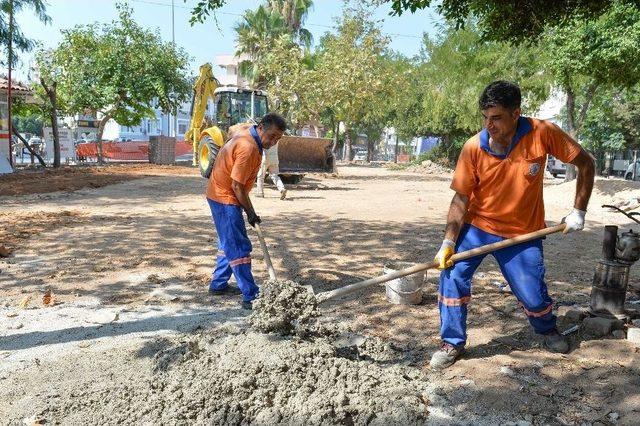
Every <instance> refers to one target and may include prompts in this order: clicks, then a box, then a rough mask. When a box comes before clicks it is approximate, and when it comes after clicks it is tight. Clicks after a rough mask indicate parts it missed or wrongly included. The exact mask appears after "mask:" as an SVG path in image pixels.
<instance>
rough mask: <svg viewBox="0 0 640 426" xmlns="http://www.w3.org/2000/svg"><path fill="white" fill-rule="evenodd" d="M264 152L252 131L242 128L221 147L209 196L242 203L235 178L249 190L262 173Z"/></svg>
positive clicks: (218, 199) (209, 185)
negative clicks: (260, 171)
mask: <svg viewBox="0 0 640 426" xmlns="http://www.w3.org/2000/svg"><path fill="white" fill-rule="evenodd" d="M261 162H262V153H261V152H260V148H259V147H258V144H257V143H256V141H255V140H254V139H253V137H252V136H251V134H250V133H249V131H247V130H242V131H241V132H240V133H238V134H237V135H236V136H235V137H234V138H233V139H231V140H230V141H229V142H227V143H226V144H224V145H223V146H222V148H220V152H219V153H218V156H217V157H216V162H215V163H214V165H213V171H212V172H211V176H210V177H209V184H208V186H207V198H209V199H211V200H213V201H217V202H218V203H221V204H235V205H240V202H239V201H238V198H237V197H236V195H235V193H234V192H233V189H232V188H231V182H232V180H235V181H236V182H239V183H241V184H242V185H243V186H244V189H245V190H246V191H247V193H249V192H250V191H251V188H253V183H254V182H255V180H256V176H257V175H258V170H259V169H260V163H261Z"/></svg>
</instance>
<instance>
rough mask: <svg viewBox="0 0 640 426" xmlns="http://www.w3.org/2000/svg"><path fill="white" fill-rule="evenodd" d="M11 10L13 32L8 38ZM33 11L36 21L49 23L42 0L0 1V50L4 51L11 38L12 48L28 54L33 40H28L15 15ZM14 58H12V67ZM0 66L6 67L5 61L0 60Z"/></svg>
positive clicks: (49, 19)
mask: <svg viewBox="0 0 640 426" xmlns="http://www.w3.org/2000/svg"><path fill="white" fill-rule="evenodd" d="M12 8H13V16H14V18H13V31H12V32H11V37H9V27H10V25H9V12H10V11H11V9H12ZM27 8H29V9H33V11H34V13H35V15H36V17H37V18H38V20H39V21H40V22H42V23H44V24H48V23H50V22H51V18H50V17H49V15H47V8H46V3H45V2H44V1H43V0H12V1H10V0H0V48H1V49H2V50H3V51H4V50H5V49H6V48H7V47H8V46H9V39H10V38H11V41H12V47H13V49H15V50H16V51H19V52H28V51H30V50H31V49H33V47H34V42H33V40H30V39H28V38H27V37H26V36H25V35H24V33H23V32H22V30H21V29H20V27H19V26H18V24H17V23H16V19H15V15H16V14H17V13H19V12H21V11H23V10H25V9H27ZM15 60H16V57H15V56H14V65H15ZM0 65H2V66H6V65H7V63H6V62H5V61H2V60H0Z"/></svg>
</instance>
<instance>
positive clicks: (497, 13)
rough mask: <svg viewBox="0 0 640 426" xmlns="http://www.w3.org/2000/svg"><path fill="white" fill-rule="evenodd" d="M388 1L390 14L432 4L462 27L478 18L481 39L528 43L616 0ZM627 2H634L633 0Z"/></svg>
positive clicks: (599, 13)
mask: <svg viewBox="0 0 640 426" xmlns="http://www.w3.org/2000/svg"><path fill="white" fill-rule="evenodd" d="M389 2H390V3H391V9H392V14H395V15H401V14H402V13H403V12H405V11H410V12H412V13H413V12H415V11H416V10H418V9H425V8H427V7H430V6H432V5H435V6H436V8H437V10H438V12H439V13H440V14H441V15H442V16H443V17H444V18H445V19H447V20H449V21H451V22H454V23H455V25H456V28H463V27H464V26H465V25H466V24H467V23H468V21H467V20H468V19H469V18H471V17H473V18H475V19H477V21H478V27H479V29H480V31H481V33H482V36H483V39H485V40H494V41H507V40H509V41H516V42H520V43H522V42H524V43H525V44H526V43H530V42H531V41H534V40H536V39H538V37H540V36H541V35H542V34H543V33H544V32H545V30H546V27H547V26H556V25H558V26H562V25H564V24H565V23H566V22H567V21H570V20H573V19H579V20H592V19H597V18H598V17H600V16H602V15H603V14H605V13H606V12H607V11H608V10H609V9H610V8H611V7H612V5H613V4H614V3H615V2H616V0H553V1H549V0H527V1H518V2H514V1H502V0H442V1H441V2H435V1H433V0H378V1H374V3H377V4H382V3H389ZM626 3H627V4H630V5H634V4H636V5H637V1H635V0H626Z"/></svg>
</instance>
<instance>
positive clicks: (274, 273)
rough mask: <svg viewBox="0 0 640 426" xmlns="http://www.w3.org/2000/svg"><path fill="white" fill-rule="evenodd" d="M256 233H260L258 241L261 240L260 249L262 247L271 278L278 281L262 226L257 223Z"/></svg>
mask: <svg viewBox="0 0 640 426" xmlns="http://www.w3.org/2000/svg"><path fill="white" fill-rule="evenodd" d="M256 232H257V233H258V240H260V247H262V254H263V255H264V262H265V263H266V264H267V270H268V271H269V278H271V279H272V280H275V279H276V271H275V269H273V264H272V263H271V256H269V250H268V249H267V243H266V242H265V241H264V235H262V229H260V224H259V223H256Z"/></svg>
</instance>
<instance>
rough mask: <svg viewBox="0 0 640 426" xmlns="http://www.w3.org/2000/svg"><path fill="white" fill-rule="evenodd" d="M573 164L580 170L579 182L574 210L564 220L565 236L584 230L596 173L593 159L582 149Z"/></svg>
mask: <svg viewBox="0 0 640 426" xmlns="http://www.w3.org/2000/svg"><path fill="white" fill-rule="evenodd" d="M571 164H573V165H574V166H576V167H577V168H578V181H577V183H576V198H575V201H574V203H573V210H572V211H571V213H569V214H568V215H566V216H565V217H564V218H563V219H562V222H564V223H565V224H566V226H565V228H564V231H563V233H564V234H568V233H569V232H573V231H580V230H581V229H582V228H584V217H585V215H586V214H587V205H588V204H589V198H590V197H591V191H592V190H593V179H594V176H595V173H596V171H595V163H594V161H593V158H591V156H590V155H589V154H588V153H587V151H585V150H584V149H580V153H579V154H578V155H577V156H576V157H575V158H574V159H573V160H571Z"/></svg>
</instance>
